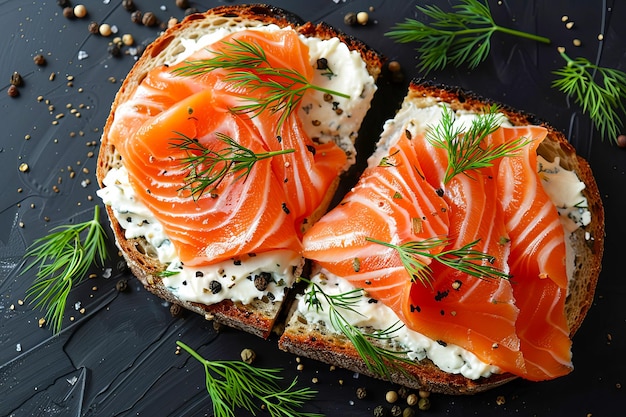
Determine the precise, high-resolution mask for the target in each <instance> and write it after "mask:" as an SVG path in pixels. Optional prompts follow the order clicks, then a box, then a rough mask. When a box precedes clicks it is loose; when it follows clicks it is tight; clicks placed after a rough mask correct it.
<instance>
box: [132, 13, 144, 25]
mask: <svg viewBox="0 0 626 417" xmlns="http://www.w3.org/2000/svg"><path fill="white" fill-rule="evenodd" d="M142 17H143V14H142V13H141V11H140V10H135V11H134V12H132V13H131V14H130V20H131V21H132V22H133V23H137V24H141V19H142Z"/></svg>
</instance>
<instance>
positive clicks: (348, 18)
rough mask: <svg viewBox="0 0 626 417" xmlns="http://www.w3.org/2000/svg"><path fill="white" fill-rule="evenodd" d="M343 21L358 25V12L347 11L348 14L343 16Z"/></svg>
mask: <svg viewBox="0 0 626 417" xmlns="http://www.w3.org/2000/svg"><path fill="white" fill-rule="evenodd" d="M343 23H345V24H346V25H349V26H354V25H356V13H354V12H348V13H346V15H345V16H344V17H343Z"/></svg>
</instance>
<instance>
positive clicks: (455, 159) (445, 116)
mask: <svg viewBox="0 0 626 417" xmlns="http://www.w3.org/2000/svg"><path fill="white" fill-rule="evenodd" d="M501 120H502V119H501V115H500V114H499V113H498V112H497V107H495V106H491V107H490V108H489V109H488V111H487V113H485V114H480V115H478V116H477V117H476V118H475V119H473V120H472V124H471V126H470V127H469V128H468V129H467V130H464V128H463V127H462V126H459V125H458V124H457V123H455V122H456V119H455V117H454V112H453V111H452V110H451V109H448V108H447V107H445V106H444V107H443V113H442V117H441V122H440V123H438V124H437V125H434V126H429V128H428V130H427V132H426V138H427V139H428V141H429V142H430V143H431V144H432V145H433V146H436V147H439V148H443V149H445V150H446V151H447V154H448V166H447V167H446V174H445V177H444V183H445V184H447V183H448V182H449V181H450V180H451V179H452V178H454V176H456V175H458V174H460V173H465V174H466V175H468V176H470V175H469V173H468V172H467V171H471V170H475V169H480V168H486V167H489V166H491V165H492V162H493V161H494V160H496V159H499V158H503V157H509V156H515V155H516V153H517V152H518V151H519V150H520V149H522V148H523V147H524V146H526V145H528V143H530V142H531V139H527V138H525V137H524V136H521V137H519V138H517V139H514V140H511V141H509V142H505V143H501V144H499V145H496V144H490V145H485V144H484V143H483V139H485V137H487V136H488V135H490V134H492V133H493V132H495V131H496V130H497V129H498V128H499V127H500V124H501ZM470 178H471V176H470Z"/></svg>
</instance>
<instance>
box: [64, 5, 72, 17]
mask: <svg viewBox="0 0 626 417" xmlns="http://www.w3.org/2000/svg"><path fill="white" fill-rule="evenodd" d="M63 16H64V17H66V18H68V19H73V18H74V8H73V7H71V6H68V7H64V8H63Z"/></svg>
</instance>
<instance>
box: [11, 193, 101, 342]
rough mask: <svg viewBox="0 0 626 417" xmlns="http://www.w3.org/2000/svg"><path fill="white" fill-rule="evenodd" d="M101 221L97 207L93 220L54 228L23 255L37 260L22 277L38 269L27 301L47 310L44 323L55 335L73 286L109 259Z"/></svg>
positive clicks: (27, 267)
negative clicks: (32, 269)
mask: <svg viewBox="0 0 626 417" xmlns="http://www.w3.org/2000/svg"><path fill="white" fill-rule="evenodd" d="M99 219H100V207H99V206H98V205H96V206H95V207H94V215H93V218H92V219H91V220H89V221H87V222H84V223H79V224H74V225H64V226H59V227H56V228H54V229H52V231H51V233H50V234H48V235H47V236H44V237H41V238H39V239H36V240H35V241H34V242H33V244H32V245H31V246H30V247H29V248H28V249H27V251H26V253H25V254H24V258H25V259H26V258H30V257H33V258H35V259H34V261H33V262H31V263H30V264H29V265H28V266H26V267H25V268H24V270H23V271H22V274H23V273H25V272H26V271H28V270H30V269H31V268H34V267H37V275H36V278H35V280H34V282H33V284H32V285H31V286H30V288H29V289H28V290H27V292H26V298H27V299H30V302H31V303H34V304H35V307H37V308H41V309H42V310H45V312H46V313H45V320H46V322H47V323H50V326H51V328H52V330H53V332H54V333H55V334H56V333H58V332H60V331H61V327H62V324H63V316H64V314H65V304H66V302H67V297H68V295H69V293H70V290H71V289H72V287H73V286H74V285H76V284H78V283H80V282H82V281H83V280H84V279H85V275H86V274H87V271H88V270H89V268H90V267H91V265H92V264H94V263H99V264H100V265H103V264H104V261H105V259H106V257H107V252H106V234H105V232H104V229H103V228H102V226H101V225H100V221H99ZM83 235H84V239H82V240H81V237H82V236H83Z"/></svg>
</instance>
